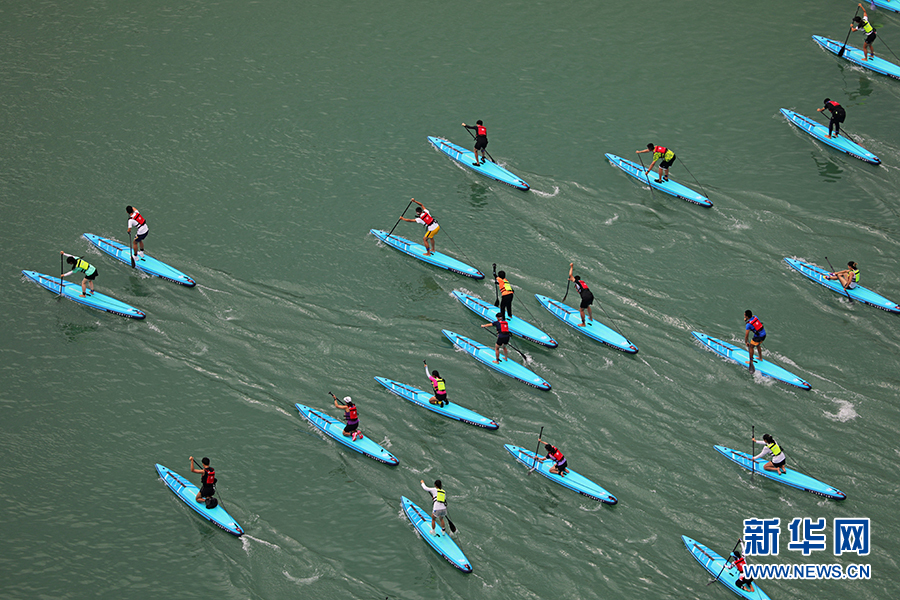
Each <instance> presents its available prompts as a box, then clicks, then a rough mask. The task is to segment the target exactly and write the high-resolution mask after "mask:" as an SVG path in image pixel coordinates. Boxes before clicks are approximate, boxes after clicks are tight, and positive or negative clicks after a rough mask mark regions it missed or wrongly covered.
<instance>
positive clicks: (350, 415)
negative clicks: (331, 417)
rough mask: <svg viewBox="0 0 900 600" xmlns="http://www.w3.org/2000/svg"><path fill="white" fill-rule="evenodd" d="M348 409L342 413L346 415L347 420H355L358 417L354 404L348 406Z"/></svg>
mask: <svg viewBox="0 0 900 600" xmlns="http://www.w3.org/2000/svg"><path fill="white" fill-rule="evenodd" d="M349 408H350V410H349V411H348V412H347V413H346V414H345V415H344V416H346V417H347V420H348V421H355V420H357V419H358V418H359V414H358V413H357V412H356V405H355V404H354V405H353V406H350V407H349Z"/></svg>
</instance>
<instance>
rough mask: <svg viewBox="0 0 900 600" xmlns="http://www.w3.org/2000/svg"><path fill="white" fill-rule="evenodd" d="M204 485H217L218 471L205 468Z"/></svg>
mask: <svg viewBox="0 0 900 600" xmlns="http://www.w3.org/2000/svg"><path fill="white" fill-rule="evenodd" d="M202 483H203V485H215V484H216V470H215V469H211V468H209V467H204V469H203V481H202Z"/></svg>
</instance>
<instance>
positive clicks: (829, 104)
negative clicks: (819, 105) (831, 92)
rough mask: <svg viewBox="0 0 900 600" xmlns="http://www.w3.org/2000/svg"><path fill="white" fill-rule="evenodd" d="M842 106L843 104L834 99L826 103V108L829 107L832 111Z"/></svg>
mask: <svg viewBox="0 0 900 600" xmlns="http://www.w3.org/2000/svg"><path fill="white" fill-rule="evenodd" d="M840 107H841V105H840V104H839V103H837V102H835V101H834V100H829V101H828V102H826V103H825V108H827V109H828V110H831V111H833V110H835V109H838V108H840Z"/></svg>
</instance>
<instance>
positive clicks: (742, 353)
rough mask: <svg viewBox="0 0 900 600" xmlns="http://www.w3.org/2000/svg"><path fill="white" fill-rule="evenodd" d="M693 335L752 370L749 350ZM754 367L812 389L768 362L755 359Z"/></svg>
mask: <svg viewBox="0 0 900 600" xmlns="http://www.w3.org/2000/svg"><path fill="white" fill-rule="evenodd" d="M691 335H693V336H694V337H695V338H697V340H699V341H700V343H701V344H703V345H704V346H705V347H706V348H708V349H709V350H712V351H713V352H715V353H716V354H718V355H719V356H722V357H724V358H727V359H728V360H731V361H734V362H736V363H738V364H739V365H741V366H743V367H744V368H746V369H749V368H750V353H749V352H747V350H742V349H740V348H738V347H737V346H732V345H731V344H729V343H728V342H723V341H722V340H719V339H716V338H714V337H710V336H708V335H706V334H705V333H700V332H698V331H692V332H691ZM753 366H754V367H756V372H757V373H759V374H760V375H765V376H766V377H771V378H772V379H777V380H778V381H782V382H784V383H787V384H790V385H794V386H797V387H798V388H800V389H804V390H808V389H811V388H812V386H811V385H809V383H807V382H806V381H804V380H802V379H800V378H799V377H797V376H796V375H794V374H793V373H791V372H790V371H788V370H786V369H783V368H781V367H779V366H778V365H776V364H775V363H771V362H769V361H767V360H759V359H758V358H754V359H753Z"/></svg>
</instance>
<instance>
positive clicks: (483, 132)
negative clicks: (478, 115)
mask: <svg viewBox="0 0 900 600" xmlns="http://www.w3.org/2000/svg"><path fill="white" fill-rule="evenodd" d="M475 133H477V134H478V135H487V127H485V126H484V125H478V129H477V130H476V132H475Z"/></svg>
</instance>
